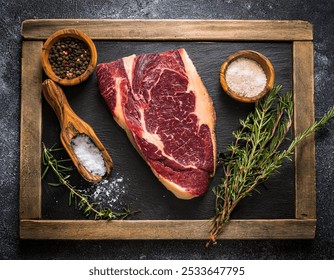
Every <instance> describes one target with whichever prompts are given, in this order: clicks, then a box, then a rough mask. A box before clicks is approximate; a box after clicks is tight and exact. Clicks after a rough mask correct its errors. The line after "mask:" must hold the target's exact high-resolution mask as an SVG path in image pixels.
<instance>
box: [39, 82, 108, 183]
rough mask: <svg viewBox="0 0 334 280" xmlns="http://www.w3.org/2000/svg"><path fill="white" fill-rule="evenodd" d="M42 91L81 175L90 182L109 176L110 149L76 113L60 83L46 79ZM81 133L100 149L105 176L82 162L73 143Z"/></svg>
mask: <svg viewBox="0 0 334 280" xmlns="http://www.w3.org/2000/svg"><path fill="white" fill-rule="evenodd" d="M42 91H43V95H44V97H45V99H46V100H47V102H48V103H49V105H50V106H51V107H52V108H53V110H54V112H55V113H56V115H57V117H58V120H59V123H60V126H61V132H60V140H61V143H62V144H63V147H64V148H65V150H66V151H67V154H68V155H69V156H70V158H71V159H72V162H73V163H74V165H75V167H76V168H77V170H78V171H79V173H80V174H81V176H82V177H83V178H84V179H85V180H86V181H88V182H99V181H101V180H102V178H103V177H104V176H109V174H110V173H111V170H112V168H113V162H112V159H111V157H110V155H109V153H108V151H107V150H106V148H105V147H104V146H103V144H102V142H101V141H100V139H99V138H98V137H97V135H96V133H95V131H94V130H93V128H92V127H91V126H90V125H89V124H88V123H86V122H85V121H84V120H82V119H81V118H80V117H79V116H78V115H77V114H76V113H74V111H73V110H72V108H71V107H70V104H69V103H68V101H67V98H66V96H65V93H64V91H63V90H62V88H61V87H60V85H58V84H57V83H55V82H54V81H52V80H51V79H46V80H45V81H44V82H43V83H42ZM79 135H86V136H87V137H89V139H90V140H91V141H92V143H94V145H95V146H96V147H97V148H98V149H99V151H100V153H101V156H102V158H103V160H104V166H105V169H106V171H105V174H104V175H103V176H101V175H98V174H93V173H92V172H90V171H89V169H87V168H86V167H85V165H84V164H82V163H81V162H80V160H79V158H78V156H77V155H76V153H75V151H74V149H73V146H72V143H71V142H72V139H74V138H75V137H76V136H79Z"/></svg>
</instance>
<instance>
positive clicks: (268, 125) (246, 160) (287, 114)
mask: <svg viewBox="0 0 334 280" xmlns="http://www.w3.org/2000/svg"><path fill="white" fill-rule="evenodd" d="M280 89H281V86H275V87H274V88H273V89H272V91H271V92H270V93H269V94H268V95H267V96H266V97H265V98H263V99H262V100H261V101H260V102H258V103H257V104H256V106H255V110H254V112H251V113H250V114H249V115H248V116H247V118H246V119H245V120H240V124H241V128H240V129H239V130H237V131H235V132H233V136H234V137H235V141H234V143H232V144H231V145H230V146H229V147H228V152H229V154H228V155H224V156H223V157H220V158H219V161H220V164H221V165H222V166H223V170H224V178H223V179H222V182H221V184H219V185H218V186H217V187H215V188H214V189H213V192H214V194H215V197H216V201H215V209H216V215H215V216H214V218H213V219H212V223H211V227H210V238H209V241H208V242H207V246H209V245H211V244H215V243H216V238H217V236H218V235H219V234H220V233H222V231H223V229H224V226H225V225H226V224H227V223H228V222H229V220H230V215H231V213H232V211H233V210H234V208H235V207H236V205H237V204H238V203H239V202H240V200H242V199H243V198H245V197H247V196H249V195H250V194H251V192H252V191H253V190H254V189H255V188H256V186H258V185H259V184H261V183H263V182H264V181H266V180H267V179H268V178H269V176H270V175H271V174H272V173H273V172H274V171H277V170H278V169H279V168H280V167H281V166H282V164H283V162H284V161H285V160H286V159H291V156H292V155H293V153H294V149H295V147H296V146H297V145H298V144H299V143H300V142H301V141H302V140H303V139H305V138H306V137H308V136H310V135H311V134H312V133H313V132H314V131H315V130H317V129H318V128H320V127H321V126H323V125H324V124H325V123H327V122H328V121H329V120H330V119H332V118H333V117H334V107H333V108H331V109H330V110H329V111H328V113H326V114H325V115H324V116H323V117H322V118H321V119H320V120H319V121H316V122H314V123H313V124H312V125H310V126H309V127H308V128H307V129H306V130H305V131H303V132H302V133H300V134H299V135H297V136H296V137H295V138H294V139H293V140H292V141H291V142H290V145H289V146H288V148H287V149H286V150H281V149H280V150H279V148H280V146H281V144H282V143H283V141H285V140H287V133H288V131H289V128H290V127H291V125H292V115H293V100H292V93H291V92H287V93H286V94H285V95H280V94H279V91H280Z"/></svg>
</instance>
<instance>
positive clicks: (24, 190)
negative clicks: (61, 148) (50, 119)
mask: <svg viewBox="0 0 334 280" xmlns="http://www.w3.org/2000/svg"><path fill="white" fill-rule="evenodd" d="M41 49H42V42H41V41H36V42H33V41H32V42H23V45H22V77H21V83H22V90H21V91H22V92H21V131H20V133H21V139H20V141H21V142H20V151H21V154H20V218H21V219H25V218H30V219H33V218H35V219H38V218H40V217H41V134H42V100H41V99H42V95H41V82H42V71H41V68H40V65H41V61H40V52H41Z"/></svg>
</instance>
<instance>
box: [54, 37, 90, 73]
mask: <svg viewBox="0 0 334 280" xmlns="http://www.w3.org/2000/svg"><path fill="white" fill-rule="evenodd" d="M48 59H49V62H50V64H51V68H52V71H53V72H54V73H55V74H56V75H57V76H58V77H59V78H61V79H73V78H75V77H78V76H80V75H81V74H83V73H84V72H85V71H86V69H87V67H88V65H89V62H90V59H91V54H90V52H89V48H88V46H87V45H86V43H85V42H83V41H81V40H79V39H76V38H69V37H64V38H61V39H60V40H59V41H58V42H56V43H55V44H54V45H53V46H52V47H51V49H50V52H49V57H48Z"/></svg>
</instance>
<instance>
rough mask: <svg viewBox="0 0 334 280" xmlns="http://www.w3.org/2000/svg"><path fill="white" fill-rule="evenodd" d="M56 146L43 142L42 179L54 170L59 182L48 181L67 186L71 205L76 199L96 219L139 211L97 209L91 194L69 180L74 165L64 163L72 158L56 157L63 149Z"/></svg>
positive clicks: (120, 216)
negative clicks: (77, 187) (82, 191)
mask: <svg viewBox="0 0 334 280" xmlns="http://www.w3.org/2000/svg"><path fill="white" fill-rule="evenodd" d="M54 146H55V145H54ZM54 146H52V147H51V148H46V146H45V145H44V143H43V150H42V163H43V165H44V166H45V169H44V172H43V175H42V179H43V178H44V176H45V175H46V173H47V172H48V171H49V170H52V171H53V173H54V174H55V175H56V177H57V179H58V182H57V183H48V184H49V185H50V186H54V187H59V186H65V187H66V188H67V189H68V190H69V192H70V193H69V205H71V204H72V202H73V201H74V202H75V204H76V205H78V206H79V207H81V208H82V209H83V213H84V214H85V215H86V216H87V217H89V216H91V215H94V218H95V219H96V220H101V219H105V220H117V219H125V218H127V217H128V216H129V215H132V214H134V213H136V212H138V211H135V212H133V211H131V210H129V209H127V208H124V209H123V210H124V211H123V212H115V211H113V210H112V209H110V208H102V209H97V208H96V206H97V204H96V203H95V202H90V201H89V196H87V195H85V194H82V193H81V192H80V191H79V190H77V189H76V187H75V186H73V185H72V184H71V183H70V182H69V178H70V176H71V175H70V174H68V173H69V172H70V171H72V167H68V166H64V165H63V164H62V163H63V162H65V161H70V159H65V160H59V159H56V158H55V157H54V154H53V153H54V152H56V151H59V150H62V149H61V148H58V149H56V148H54Z"/></svg>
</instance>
